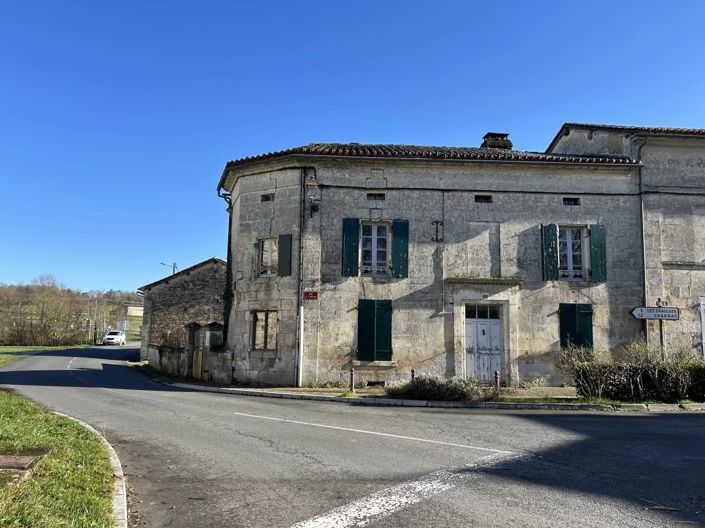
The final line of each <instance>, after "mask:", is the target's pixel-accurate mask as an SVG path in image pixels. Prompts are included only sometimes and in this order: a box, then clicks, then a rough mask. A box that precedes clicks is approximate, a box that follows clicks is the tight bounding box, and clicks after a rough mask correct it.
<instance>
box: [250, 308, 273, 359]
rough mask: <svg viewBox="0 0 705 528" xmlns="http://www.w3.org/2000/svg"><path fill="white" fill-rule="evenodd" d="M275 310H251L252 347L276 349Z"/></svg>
mask: <svg viewBox="0 0 705 528" xmlns="http://www.w3.org/2000/svg"><path fill="white" fill-rule="evenodd" d="M276 348H277V312H276V311H274V310H254V311H253V312H252V349H253V350H276Z"/></svg>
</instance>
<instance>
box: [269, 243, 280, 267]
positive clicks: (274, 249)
mask: <svg viewBox="0 0 705 528" xmlns="http://www.w3.org/2000/svg"><path fill="white" fill-rule="evenodd" d="M269 244H270V246H269V247H270V250H269V257H270V258H269V267H270V271H271V272H272V273H276V272H277V264H278V262H279V241H278V240H276V239H273V240H270V241H269Z"/></svg>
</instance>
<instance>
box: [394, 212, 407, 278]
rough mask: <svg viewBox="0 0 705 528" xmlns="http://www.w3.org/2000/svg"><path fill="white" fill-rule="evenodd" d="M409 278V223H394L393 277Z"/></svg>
mask: <svg viewBox="0 0 705 528" xmlns="http://www.w3.org/2000/svg"><path fill="white" fill-rule="evenodd" d="M408 276H409V222H408V221H407V220H394V221H393V222H392V277H396V278H406V277H408Z"/></svg>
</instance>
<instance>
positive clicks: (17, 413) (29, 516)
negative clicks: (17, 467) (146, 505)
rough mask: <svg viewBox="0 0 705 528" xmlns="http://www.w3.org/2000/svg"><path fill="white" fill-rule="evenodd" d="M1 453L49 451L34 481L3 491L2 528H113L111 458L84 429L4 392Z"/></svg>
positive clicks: (0, 407)
mask: <svg viewBox="0 0 705 528" xmlns="http://www.w3.org/2000/svg"><path fill="white" fill-rule="evenodd" d="M0 424H2V426H1V427H0V453H2V454H21V453H31V452H32V451H36V450H37V449H41V448H48V449H49V454H48V455H47V456H46V457H45V458H44V459H42V460H41V461H40V462H38V463H37V464H36V465H35V466H34V468H33V471H32V476H31V478H29V479H27V480H25V481H24V482H22V483H20V484H17V485H13V486H5V487H1V488H0V526H1V527H17V528H19V527H44V526H47V527H48V526H51V527H71V528H79V527H90V528H97V527H105V528H108V527H111V526H112V523H113V517H112V490H113V477H112V468H111V466H110V462H109V457H108V452H107V450H106V449H105V447H104V446H103V444H101V442H100V440H98V438H96V436H95V435H94V434H93V433H91V432H90V431H88V430H87V429H84V428H83V427H82V426H81V425H80V424H78V423H76V422H74V421H72V420H68V419H66V418H62V417H59V416H57V415H55V414H53V413H51V412H49V411H47V410H45V409H43V408H41V407H40V406H38V405H37V404H35V403H33V402H31V401H29V400H26V399H24V398H21V397H19V396H16V395H14V394H11V393H9V392H5V391H0Z"/></svg>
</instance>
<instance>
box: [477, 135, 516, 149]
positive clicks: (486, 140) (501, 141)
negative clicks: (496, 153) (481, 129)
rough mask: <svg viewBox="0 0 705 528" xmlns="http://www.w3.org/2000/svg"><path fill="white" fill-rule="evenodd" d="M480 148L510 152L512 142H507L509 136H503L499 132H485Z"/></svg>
mask: <svg viewBox="0 0 705 528" xmlns="http://www.w3.org/2000/svg"><path fill="white" fill-rule="evenodd" d="M482 139H483V141H482V145H480V147H481V148H496V149H506V150H512V142H511V141H509V134H503V133H501V132H487V134H485V135H484V136H482Z"/></svg>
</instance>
